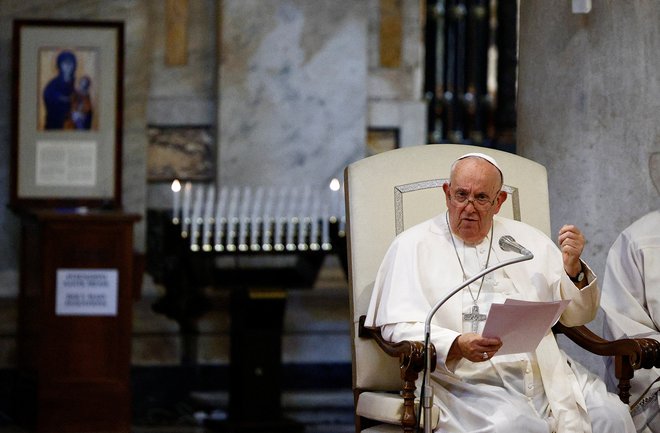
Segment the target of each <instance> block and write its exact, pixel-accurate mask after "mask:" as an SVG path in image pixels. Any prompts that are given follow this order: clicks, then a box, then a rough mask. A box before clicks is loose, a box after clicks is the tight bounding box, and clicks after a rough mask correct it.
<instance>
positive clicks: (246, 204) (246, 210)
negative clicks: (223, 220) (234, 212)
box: [238, 186, 252, 251]
mask: <svg viewBox="0 0 660 433" xmlns="http://www.w3.org/2000/svg"><path fill="white" fill-rule="evenodd" d="M251 197H252V189H250V187H249V186H246V187H245V188H243V197H241V206H240V212H239V227H238V249H239V250H240V251H247V249H248V244H247V226H248V223H249V219H250V203H251V202H252V198H251Z"/></svg>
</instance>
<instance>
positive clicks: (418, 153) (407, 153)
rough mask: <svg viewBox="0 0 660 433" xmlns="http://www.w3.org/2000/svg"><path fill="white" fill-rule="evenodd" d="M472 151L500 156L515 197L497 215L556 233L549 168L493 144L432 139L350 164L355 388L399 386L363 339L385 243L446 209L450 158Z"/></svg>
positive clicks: (395, 373)
mask: <svg viewBox="0 0 660 433" xmlns="http://www.w3.org/2000/svg"><path fill="white" fill-rule="evenodd" d="M469 152H482V153H485V154H488V155H490V156H492V157H494V158H495V159H496V160H497V162H498V164H499V165H500V167H501V168H502V171H503V173H504V184H505V190H506V191H507V192H508V193H509V198H508V199H507V201H506V202H505V203H504V205H503V206H502V209H501V210H500V213H499V215H501V216H505V217H509V218H514V219H517V220H521V221H525V222H527V223H528V224H530V225H532V226H535V227H537V228H538V229H540V230H542V231H543V232H545V233H546V234H548V235H549V234H550V209H549V200H548V183H547V173H546V170H545V167H543V166H542V165H540V164H538V163H536V162H533V161H531V160H528V159H525V158H523V157H520V156H518V155H514V154H511V153H507V152H502V151H497V150H493V149H487V148H481V147H475V146H467V145H454V144H433V145H421V146H413V147H405V148H400V149H395V150H392V151H388V152H384V153H381V154H377V155H374V156H371V157H368V158H365V159H362V160H360V161H357V162H355V163H353V164H351V165H349V166H348V167H347V168H346V170H345V172H344V178H345V184H344V186H345V191H346V214H347V221H348V225H347V236H348V250H349V251H348V260H349V286H350V293H351V297H350V302H351V305H350V307H351V314H352V319H353V328H352V341H353V386H354V388H359V389H370V390H396V389H399V386H400V384H401V383H400V378H399V370H398V363H397V360H396V359H392V358H390V357H388V356H387V355H385V354H384V353H383V352H382V351H381V350H380V349H379V348H378V347H377V346H376V344H375V343H374V342H373V341H371V340H363V339H361V338H357V330H358V321H359V318H360V316H361V315H364V314H366V312H367V308H368V306H369V298H370V296H371V291H372V289H373V284H374V279H375V276H376V273H377V271H378V267H379V266H380V262H381V260H382V259H383V257H384V255H385V252H386V251H387V248H388V247H389V245H390V243H391V242H392V240H393V239H394V237H395V235H396V234H397V233H399V232H400V231H402V230H404V229H406V228H408V227H411V226H413V225H415V224H417V223H419V222H422V221H424V220H426V219H428V218H431V217H432V216H434V215H437V214H438V213H440V212H444V211H445V209H446V207H445V199H444V194H443V192H442V184H443V183H444V180H445V179H448V178H449V168H450V166H451V163H452V162H453V161H455V160H456V158H458V157H459V156H462V155H464V154H466V153H469Z"/></svg>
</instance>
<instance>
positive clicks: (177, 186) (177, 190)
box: [172, 179, 181, 224]
mask: <svg viewBox="0 0 660 433" xmlns="http://www.w3.org/2000/svg"><path fill="white" fill-rule="evenodd" d="M180 201H181V182H179V179H174V180H173V181H172V224H179V221H180V219H179V208H180V207H181V204H180Z"/></svg>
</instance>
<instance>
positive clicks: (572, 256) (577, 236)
mask: <svg viewBox="0 0 660 433" xmlns="http://www.w3.org/2000/svg"><path fill="white" fill-rule="evenodd" d="M585 242H586V240H585V238H584V235H583V234H582V232H581V231H580V230H579V229H578V228H577V227H575V226H574V225H565V226H563V227H562V228H561V229H560V230H559V236H558V244H559V249H560V250H561V253H562V258H563V260H564V269H565V270H566V272H567V273H569V274H571V275H574V274H576V273H578V272H580V256H581V255H582V252H583V251H584V245H585Z"/></svg>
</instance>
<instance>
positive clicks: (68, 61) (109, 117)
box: [10, 20, 124, 208]
mask: <svg viewBox="0 0 660 433" xmlns="http://www.w3.org/2000/svg"><path fill="white" fill-rule="evenodd" d="M13 38H14V39H13V80H14V86H13V92H14V93H13V95H12V115H13V122H12V152H11V154H12V155H11V158H12V159H11V170H12V173H11V195H10V206H11V207H12V208H29V207H78V206H87V207H104V208H119V207H121V142H122V122H121V107H122V103H123V93H122V83H123V76H122V75H123V45H124V27H123V23H120V22H108V21H54V20H16V21H14V27H13Z"/></svg>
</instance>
